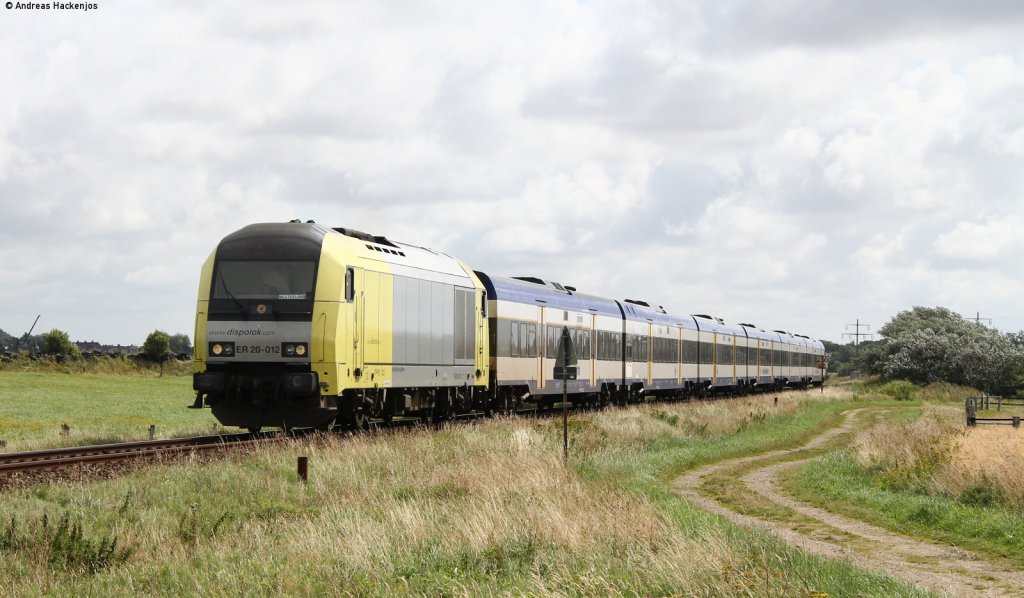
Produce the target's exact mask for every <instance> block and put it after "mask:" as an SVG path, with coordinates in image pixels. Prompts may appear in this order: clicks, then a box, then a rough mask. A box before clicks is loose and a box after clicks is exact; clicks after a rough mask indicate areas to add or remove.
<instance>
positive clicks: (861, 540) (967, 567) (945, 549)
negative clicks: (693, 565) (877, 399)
mask: <svg viewBox="0 0 1024 598" xmlns="http://www.w3.org/2000/svg"><path fill="white" fill-rule="evenodd" d="M861 411H863V410H862V409H855V410H851V411H849V412H847V413H846V414H845V417H846V419H845V420H844V421H843V423H842V425H840V426H838V427H836V428H833V429H831V430H829V431H827V432H825V433H824V434H821V435H819V436H817V437H816V438H814V439H813V440H811V441H810V442H808V443H807V444H805V445H804V446H802V447H800V448H796V449H787V450H781V451H771V452H768V453H762V454H760V455H755V456H751V457H744V458H742V459H733V460H731V461H725V462H722V463H716V464H714V465H709V466H707V467H703V468H701V469H697V470H694V471H691V472H690V473H687V474H686V475H684V476H682V477H680V478H678V479H677V480H676V481H675V482H674V483H673V486H674V489H675V491H676V492H677V493H678V494H679V495H680V496H682V497H684V498H686V499H687V500H689V501H691V502H693V503H694V504H696V505H698V506H700V507H701V508H703V509H705V510H707V511H711V512H712V513H717V514H719V515H722V516H723V517H726V518H728V519H730V520H732V521H734V522H736V523H739V524H742V525H746V526H749V527H755V528H758V529H763V530H765V531H767V532H768V533H771V534H773V535H775V536H778V537H779V538H782V539H783V540H785V541H786V542H787V543H789V544H790V545H792V546H795V547H797V548H800V549H802V550H805V551H806V552H809V553H812V554H816V555H819V556H823V557H826V558H832V559H841V560H844V561H846V562H849V563H851V564H853V565H855V566H857V567H861V568H864V569H869V570H880V571H884V572H886V573H889V574H891V575H893V576H895V577H899V578H902V579H906V580H908V581H910V582H913V583H915V584H918V585H920V586H922V587H925V588H928V589H930V590H933V591H935V592H936V593H938V594H940V595H944V596H978V595H981V596H1024V572H1021V571H1017V570H1013V569H1010V568H1008V567H1006V566H1003V565H1001V564H996V563H991V562H986V561H984V560H981V558H980V557H978V556H976V555H974V554H973V553H970V552H968V551H966V550H961V549H958V548H955V547H950V546H943V545H939V544H930V543H928V542H923V541H920V540H915V539H912V538H909V537H906V536H902V535H900V534H896V533H893V532H890V531H887V530H884V529H881V528H879V527H876V526H873V525H869V524H867V523H864V522H861V521H857V520H854V519H849V518H847V517H843V516H840V515H836V514H834V513H830V512H828V511H825V510H823V509H819V508H817V507H813V506H810V505H808V504H806V503H802V502H799V501H796V500H793V499H792V498H790V497H788V496H785V495H783V494H782V493H781V492H780V491H779V488H778V484H777V477H778V473H779V471H781V470H782V469H784V468H788V467H796V466H798V465H800V464H802V463H804V462H806V461H807V460H808V459H810V458H812V457H811V456H808V457H807V458H805V459H798V460H787V461H785V462H783V463H770V464H767V465H766V466H765V467H761V468H757V469H754V470H753V471H751V472H749V473H747V474H745V475H744V476H743V478H742V480H743V482H744V483H745V484H746V485H747V486H748V487H749V488H750V489H751V490H753V491H754V492H756V493H758V494H759V495H761V496H762V497H764V498H765V499H767V500H769V501H771V502H772V503H774V504H776V505H778V506H780V507H785V508H788V509H791V510H792V511H795V512H796V513H798V514H799V515H801V516H803V517H805V518H809V519H812V520H814V521H815V523H816V524H819V525H821V527H822V529H818V530H815V531H813V532H810V533H807V532H801V531H796V530H795V529H793V528H792V527H791V526H789V525H787V524H785V523H780V522H773V521H766V520H763V519H758V518H755V517H751V516H749V515H743V514H740V513H737V512H735V511H732V510H730V509H728V508H727V507H725V506H724V505H722V504H721V503H719V502H717V501H715V500H714V499H712V498H709V497H707V496H705V495H703V494H701V493H700V492H699V490H698V489H699V488H700V486H701V484H702V482H703V480H704V478H706V477H707V476H709V475H712V474H715V473H721V472H725V471H728V470H732V469H738V468H745V467H748V466H750V465H754V464H756V463H757V462H758V461H774V460H776V459H778V458H780V457H787V456H788V457H792V456H793V455H795V454H798V453H801V452H805V451H808V450H810V449H815V448H820V447H822V446H824V445H825V444H826V443H827V442H828V441H830V440H832V439H833V438H835V437H836V436H838V435H840V434H842V433H844V432H848V431H850V430H851V429H852V428H853V422H854V420H855V419H856V417H857V416H858V414H859V413H860V412H861ZM802 527H806V526H802ZM829 530H832V531H833V532H838V534H836V533H830V531H829ZM844 536H845V537H844ZM851 536H852V540H851Z"/></svg>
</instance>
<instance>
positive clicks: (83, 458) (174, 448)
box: [0, 432, 279, 476]
mask: <svg viewBox="0 0 1024 598" xmlns="http://www.w3.org/2000/svg"><path fill="white" fill-rule="evenodd" d="M278 437H279V435H278V434H276V433H268V432H263V433H258V434H251V433H246V434H221V435H216V436H193V437H189V438H174V439H169V440H141V441H135V442H119V443H114V444H97V445H91V446H77V447H68V448H59V449H47V450H40V451H26V452H21V453H0V476H9V475H11V474H14V473H22V472H28V471H39V470H44V469H59V468H62V467H68V466H71V465H88V464H97V463H110V462H113V461H127V460H132V459H142V458H146V457H154V456H157V455H173V454H181V453H186V452H197V451H207V450H214V449H218V448H224V447H227V446H231V445H238V444H243V443H247V442H254V441H257V440H270V439H274V438H278Z"/></svg>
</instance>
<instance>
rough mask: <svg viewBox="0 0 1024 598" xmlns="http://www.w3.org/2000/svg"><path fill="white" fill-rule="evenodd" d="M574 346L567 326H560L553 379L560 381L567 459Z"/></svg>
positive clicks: (564, 456) (564, 455)
mask: <svg viewBox="0 0 1024 598" xmlns="http://www.w3.org/2000/svg"><path fill="white" fill-rule="evenodd" d="M577 371H578V368H577V366H576V346H575V345H573V343H572V336H570V335H569V328H568V327H567V326H562V339H561V341H560V342H559V343H558V356H557V357H556V358H555V376H554V377H555V380H561V381H562V458H564V459H565V460H566V461H568V460H569V386H568V385H569V380H575V379H576V373H577Z"/></svg>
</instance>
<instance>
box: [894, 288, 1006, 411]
mask: <svg viewBox="0 0 1024 598" xmlns="http://www.w3.org/2000/svg"><path fill="white" fill-rule="evenodd" d="M878 332H879V333H880V334H881V335H882V336H884V337H885V339H886V342H885V350H884V353H883V354H882V355H881V356H880V358H879V362H878V367H879V369H880V370H881V373H882V374H883V375H884V376H885V377H886V378H890V379H896V378H904V379H907V380H910V381H912V382H918V383H921V384H927V383H930V382H936V381H940V380H941V381H946V382H952V383H955V384H963V385H965V386H971V387H974V388H978V389H981V390H984V391H987V392H1002V391H1007V390H1011V389H1013V388H1014V387H1016V386H1018V385H1019V384H1020V382H1021V374H1022V365H1024V347H1021V346H1020V345H1018V344H1017V341H1018V337H1017V336H1015V335H1005V334H1002V333H1001V332H999V331H997V330H994V329H992V328H988V327H986V326H983V325H981V324H979V323H976V322H971V321H969V320H965V319H964V318H963V317H962V316H960V314H957V313H954V312H952V311H950V310H948V309H946V308H943V307H915V308H913V309H911V310H908V311H903V312H900V313H899V314H897V315H896V316H895V317H894V318H893V319H892V320H890V321H889V322H888V323H887V324H885V325H884V326H882V327H881V328H880V329H879V330H878Z"/></svg>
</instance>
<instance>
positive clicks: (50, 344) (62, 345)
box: [43, 328, 82, 357]
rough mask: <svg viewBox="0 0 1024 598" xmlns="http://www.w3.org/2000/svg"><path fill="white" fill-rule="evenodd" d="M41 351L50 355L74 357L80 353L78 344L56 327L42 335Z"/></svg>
mask: <svg viewBox="0 0 1024 598" xmlns="http://www.w3.org/2000/svg"><path fill="white" fill-rule="evenodd" d="M43 353H48V354H50V355H73V356H75V357H77V356H80V355H81V354H82V352H81V351H79V350H78V345H76V344H75V343H73V342H71V338H70V337H69V336H68V333H67V332H64V331H63V330H58V329H57V328H54V329H53V330H51V331H49V332H47V333H46V334H44V335H43Z"/></svg>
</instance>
